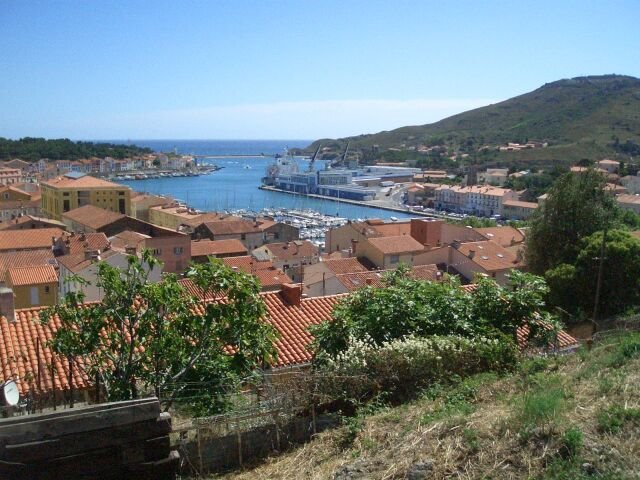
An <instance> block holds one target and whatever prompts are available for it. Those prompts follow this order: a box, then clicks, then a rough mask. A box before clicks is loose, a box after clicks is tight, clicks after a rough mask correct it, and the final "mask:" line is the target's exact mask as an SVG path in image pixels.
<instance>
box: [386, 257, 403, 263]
mask: <svg viewBox="0 0 640 480" xmlns="http://www.w3.org/2000/svg"><path fill="white" fill-rule="evenodd" d="M389 261H390V262H391V263H398V262H399V261H400V255H391V258H390V259H389Z"/></svg>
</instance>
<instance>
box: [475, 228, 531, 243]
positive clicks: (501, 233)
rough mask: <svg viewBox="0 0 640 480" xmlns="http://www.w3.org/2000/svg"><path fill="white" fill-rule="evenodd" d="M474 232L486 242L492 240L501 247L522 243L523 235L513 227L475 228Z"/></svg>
mask: <svg viewBox="0 0 640 480" xmlns="http://www.w3.org/2000/svg"><path fill="white" fill-rule="evenodd" d="M475 230H476V232H478V233H479V234H481V235H482V236H483V237H485V238H486V239H487V240H493V241H494V242H496V243H497V244H498V245H502V246H503V247H510V246H511V245H513V244H516V243H522V242H524V234H523V233H522V232H521V231H520V230H518V229H517V228H513V227H507V226H505V227H486V228H476V229H475Z"/></svg>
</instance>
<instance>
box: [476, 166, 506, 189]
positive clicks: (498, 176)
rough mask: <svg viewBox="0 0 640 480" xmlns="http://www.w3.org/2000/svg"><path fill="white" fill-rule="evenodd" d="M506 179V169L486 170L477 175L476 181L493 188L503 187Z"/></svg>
mask: <svg viewBox="0 0 640 480" xmlns="http://www.w3.org/2000/svg"><path fill="white" fill-rule="evenodd" d="M508 177H509V169H508V168H487V170H486V171H484V172H479V173H478V181H479V182H480V183H488V184H489V185H494V186H500V185H504V184H505V182H506V181H507V178H508Z"/></svg>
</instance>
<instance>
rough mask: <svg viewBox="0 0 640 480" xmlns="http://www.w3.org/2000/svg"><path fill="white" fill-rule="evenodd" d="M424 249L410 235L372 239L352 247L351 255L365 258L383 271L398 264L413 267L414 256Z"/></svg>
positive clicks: (356, 243)
mask: <svg viewBox="0 0 640 480" xmlns="http://www.w3.org/2000/svg"><path fill="white" fill-rule="evenodd" d="M424 249H425V246H424V245H423V244H421V243H420V242H418V241H417V240H416V239H415V238H413V237H412V236H411V235H401V236H390V237H372V238H368V239H367V240H366V241H363V242H362V243H358V242H354V243H353V245H352V252H353V255H356V256H362V257H365V258H367V259H368V260H369V261H370V262H372V263H373V264H374V265H375V266H376V267H378V268H381V269H383V270H386V269H389V268H396V267H397V266H398V265H400V264H405V265H410V266H412V265H414V256H415V255H417V254H419V253H421V252H423V251H424Z"/></svg>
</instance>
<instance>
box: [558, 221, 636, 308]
mask: <svg viewBox="0 0 640 480" xmlns="http://www.w3.org/2000/svg"><path fill="white" fill-rule="evenodd" d="M602 236H603V232H596V233H594V234H593V235H591V236H589V237H587V238H585V239H583V240H582V241H581V242H580V244H579V253H578V255H577V258H576V261H575V265H567V264H561V265H559V266H557V267H556V268H554V269H551V270H549V271H548V272H547V274H546V278H547V280H548V282H549V285H550V287H551V295H550V297H549V299H550V302H551V303H553V304H554V305H557V306H560V307H562V308H563V309H565V310H567V311H569V312H571V313H575V314H583V315H591V313H592V312H593V307H594V301H595V291H596V279H597V276H598V267H599V257H600V256H601V248H602ZM603 261H604V263H603V274H602V291H601V295H600V305H599V311H600V313H601V314H602V315H603V316H609V315H616V314H619V313H623V312H625V311H626V310H627V309H629V308H632V307H634V306H636V305H638V304H639V303H640V240H639V239H638V238H636V237H634V236H632V235H631V234H629V233H628V232H625V231H622V230H612V231H609V232H608V233H607V241H606V247H605V253H604V260H603Z"/></svg>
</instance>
